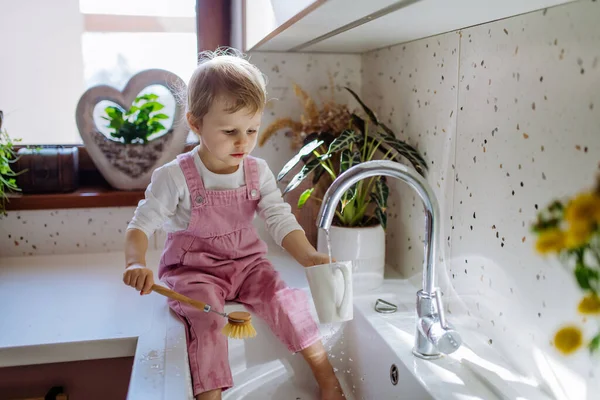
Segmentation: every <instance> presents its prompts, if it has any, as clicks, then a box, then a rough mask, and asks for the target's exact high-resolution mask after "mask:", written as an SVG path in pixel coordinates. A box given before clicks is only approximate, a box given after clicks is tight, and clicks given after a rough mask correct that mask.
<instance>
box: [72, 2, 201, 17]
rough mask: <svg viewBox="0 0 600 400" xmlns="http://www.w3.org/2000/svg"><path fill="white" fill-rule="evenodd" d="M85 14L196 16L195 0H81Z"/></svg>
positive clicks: (81, 7) (80, 3) (82, 10)
mask: <svg viewBox="0 0 600 400" xmlns="http://www.w3.org/2000/svg"><path fill="white" fill-rule="evenodd" d="M79 9H80V10H81V12H82V13H83V14H111V15H153V16H161V17H195V16H196V1H195V0H168V1H166V0H126V1H124V0H79Z"/></svg>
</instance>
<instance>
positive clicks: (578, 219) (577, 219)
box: [565, 192, 600, 226]
mask: <svg viewBox="0 0 600 400" xmlns="http://www.w3.org/2000/svg"><path fill="white" fill-rule="evenodd" d="M565 220H567V221H568V222H569V224H571V225H572V226H573V225H583V224H593V223H594V222H600V196H599V195H597V194H595V193H589V192H587V193H582V194H580V195H578V196H576V197H575V198H574V199H573V200H571V201H570V202H569V204H568V205H567V208H566V210H565Z"/></svg>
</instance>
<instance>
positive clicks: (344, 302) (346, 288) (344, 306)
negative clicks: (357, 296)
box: [335, 264, 352, 315]
mask: <svg viewBox="0 0 600 400" xmlns="http://www.w3.org/2000/svg"><path fill="white" fill-rule="evenodd" d="M335 269H337V270H340V271H341V272H342V276H343V277H344V296H343V297H342V301H341V303H340V305H339V306H338V307H337V313H338V315H340V314H346V309H347V308H348V303H349V302H350V300H351V299H350V296H348V294H349V292H350V285H351V284H352V281H351V280H350V277H349V276H348V271H347V270H346V268H342V267H340V266H339V265H338V264H336V266H335Z"/></svg>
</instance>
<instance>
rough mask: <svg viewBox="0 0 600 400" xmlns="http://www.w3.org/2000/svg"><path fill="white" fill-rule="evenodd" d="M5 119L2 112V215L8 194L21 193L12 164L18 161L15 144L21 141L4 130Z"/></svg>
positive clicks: (0, 137)
mask: <svg viewBox="0 0 600 400" xmlns="http://www.w3.org/2000/svg"><path fill="white" fill-rule="evenodd" d="M3 117H4V114H3V112H2V111H0V215H6V202H7V201H8V194H9V193H10V192H18V191H20V189H19V188H18V187H17V184H16V180H15V177H16V176H17V175H18V173H16V172H15V171H13V169H12V164H13V163H14V162H15V161H16V160H17V155H16V152H15V149H14V146H15V145H14V144H15V142H18V141H19V139H11V138H10V136H9V135H8V132H6V130H3V129H2V121H3Z"/></svg>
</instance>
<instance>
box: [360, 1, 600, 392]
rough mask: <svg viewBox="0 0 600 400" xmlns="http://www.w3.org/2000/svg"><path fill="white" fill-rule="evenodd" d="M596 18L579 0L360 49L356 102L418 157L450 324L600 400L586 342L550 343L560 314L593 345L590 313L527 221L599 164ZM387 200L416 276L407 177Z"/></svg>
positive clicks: (392, 240) (407, 272) (394, 260)
mask: <svg viewBox="0 0 600 400" xmlns="http://www.w3.org/2000/svg"><path fill="white" fill-rule="evenodd" d="M599 19H600V3H598V2H594V1H591V0H585V1H578V2H575V3H570V4H567V5H563V6H558V7H554V8H550V9H548V10H542V11H538V12H534V13H530V14H525V15H521V16H517V17H514V18H509V19H506V20H500V21H496V22H493V23H489V24H484V25H480V26H476V27H472V28H468V29H463V30H462V31H460V32H451V33H448V34H444V35H440V36H436V37H431V38H427V39H423V40H418V41H414V42H411V43H407V44H402V45H397V46H393V47H390V48H385V49H381V50H378V51H374V52H370V53H367V54H365V55H364V57H363V71H364V73H363V86H362V88H363V95H364V100H365V101H366V102H367V104H370V105H372V106H373V107H374V109H375V110H376V111H377V113H378V115H379V117H380V118H382V119H383V120H384V121H385V122H386V123H388V124H389V125H390V126H391V127H392V128H393V129H395V130H396V132H397V134H398V135H399V136H400V137H402V138H404V139H406V140H408V142H410V143H412V144H413V145H417V146H418V147H419V148H420V149H421V151H422V152H424V153H426V155H425V158H426V159H427V160H428V163H429V166H430V173H429V177H428V180H429V182H430V184H431V185H432V186H433V189H434V191H435V192H436V194H437V196H438V199H439V201H440V206H441V208H442V214H443V215H442V224H441V236H442V237H441V245H442V250H444V251H445V259H444V261H445V262H439V260H438V266H439V271H440V272H439V282H440V286H441V287H442V290H443V291H444V293H445V299H446V304H447V306H448V308H449V309H450V314H449V315H448V318H449V320H450V321H451V322H453V323H455V324H457V325H458V326H460V327H461V333H462V334H463V337H466V338H467V340H466V342H467V343H468V344H469V346H471V348H474V349H475V351H477V352H478V353H479V354H484V353H485V352H486V351H495V352H497V353H498V354H500V355H501V356H502V357H504V358H505V359H507V360H508V361H509V362H510V363H511V364H512V365H513V366H514V368H515V370H516V371H519V372H521V373H522V374H524V375H526V376H530V377H535V378H537V379H538V381H539V382H544V383H545V384H546V385H547V387H548V388H550V389H549V390H551V391H553V393H554V394H555V396H556V398H557V399H568V400H586V399H588V400H592V399H597V398H598V396H599V395H598V393H599V392H598V391H599V390H600V388H599V387H598V385H599V384H600V382H599V380H598V378H597V377H598V373H599V369H600V365H598V363H597V361H594V359H590V358H589V356H588V352H587V349H585V348H583V349H582V350H580V351H579V352H578V353H577V354H575V355H573V356H570V357H564V356H562V355H560V354H558V352H557V351H556V350H555V349H554V348H553V346H552V343H551V341H552V338H553V335H554V332H555V331H556V330H557V329H558V328H559V327H560V326H561V325H562V324H565V323H574V324H578V325H580V326H581V327H582V328H583V329H584V332H585V333H586V335H587V336H586V339H587V340H589V339H591V336H592V335H591V334H592V333H595V332H597V326H598V321H597V319H595V318H584V317H583V316H582V315H578V313H577V303H578V302H579V300H580V298H581V297H582V295H581V292H580V291H579V289H578V287H577V285H576V283H575V280H574V278H573V275H572V273H570V272H567V271H566V270H565V269H564V268H563V267H562V266H561V265H559V264H558V262H555V261H554V260H551V259H548V260H544V259H543V258H542V257H541V256H539V255H538V254H536V253H535V251H534V243H535V236H534V235H532V234H531V233H530V230H529V227H530V224H531V223H532V222H533V221H534V219H535V217H536V213H537V208H539V209H541V208H542V207H544V206H545V205H547V204H548V203H549V202H550V201H551V200H553V199H554V198H556V197H561V196H568V195H573V194H575V193H577V192H578V191H581V190H584V189H588V188H592V187H593V186H594V184H595V177H596V175H597V174H599V173H600V164H599V162H600V111H599V107H600V26H599V25H598V23H597V21H598V20H599ZM442 77H443V78H442ZM534 103H535V107H534V106H533V104H534ZM392 198H393V200H392V204H391V207H390V209H389V212H390V214H391V218H390V220H389V221H390V222H389V231H388V235H387V240H388V244H389V245H388V247H387V249H388V254H387V256H388V257H387V260H388V262H389V263H391V264H394V265H395V267H396V268H397V269H398V270H399V271H401V272H402V273H403V274H404V276H406V277H412V278H414V280H415V282H417V283H418V284H420V279H419V278H420V272H421V265H422V260H423V247H422V244H421V240H422V235H423V213H422V206H421V204H420V201H419V200H418V198H417V199H415V196H414V195H413V193H412V192H410V190H409V188H408V187H407V186H406V185H403V184H393V197H392ZM517 389H518V386H517Z"/></svg>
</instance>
